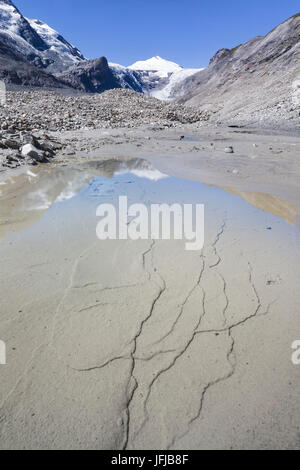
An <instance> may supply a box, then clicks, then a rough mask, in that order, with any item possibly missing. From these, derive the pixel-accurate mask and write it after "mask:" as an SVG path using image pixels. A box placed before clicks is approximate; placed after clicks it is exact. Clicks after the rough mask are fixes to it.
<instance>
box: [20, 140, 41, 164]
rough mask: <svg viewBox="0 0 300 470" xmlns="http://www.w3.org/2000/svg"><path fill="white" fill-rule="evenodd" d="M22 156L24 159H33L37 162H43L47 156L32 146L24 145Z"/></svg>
mask: <svg viewBox="0 0 300 470" xmlns="http://www.w3.org/2000/svg"><path fill="white" fill-rule="evenodd" d="M21 154H22V156H23V157H25V158H27V157H30V158H33V159H34V160H36V161H43V160H44V158H45V156H44V153H43V152H41V151H39V150H38V149H37V148H36V147H34V146H33V145H32V144H26V145H23V147H22V150H21Z"/></svg>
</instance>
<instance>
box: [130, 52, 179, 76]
mask: <svg viewBox="0 0 300 470" xmlns="http://www.w3.org/2000/svg"><path fill="white" fill-rule="evenodd" d="M128 68H129V69H131V70H148V71H152V72H161V73H163V74H164V75H165V76H168V74H171V73H174V72H179V71H180V70H182V67H180V65H178V64H176V63H175V62H171V61H170V60H166V59H162V58H161V57H159V56H155V57H151V58H150V59H148V60H142V61H138V62H135V63H134V64H132V65H130V66H129V67H128Z"/></svg>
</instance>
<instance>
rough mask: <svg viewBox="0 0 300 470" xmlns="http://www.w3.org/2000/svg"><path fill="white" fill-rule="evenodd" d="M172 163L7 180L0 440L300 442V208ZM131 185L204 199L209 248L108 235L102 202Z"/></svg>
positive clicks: (0, 273)
mask: <svg viewBox="0 0 300 470" xmlns="http://www.w3.org/2000/svg"><path fill="white" fill-rule="evenodd" d="M165 162H167V160H165ZM164 165H165V166H166V163H164V161H162V165H161V167H160V168H159V169H155V168H154V167H153V166H152V165H151V164H150V163H149V162H148V161H145V160H138V159H118V158H107V159H103V160H95V159H94V160H92V161H89V160H87V161H85V162H84V163H73V164H72V163H68V164H67V165H66V166H60V165H57V166H56V167H48V168H38V169H33V170H31V171H30V172H29V174H28V173H27V174H26V173H23V174H20V175H16V176H13V177H12V178H10V179H8V180H4V181H3V184H2V185H1V186H0V191H1V194H0V203H1V204H0V256H1V270H0V279H1V288H2V289H1V290H2V295H1V300H0V339H2V340H4V341H5V342H6V344H7V365H6V366H1V368H0V374H1V386H0V408H1V414H0V417H1V418H0V448H2V449H16V448H18V449H128V450H129V449H152V448H155V449H163V450H164V449H223V448H225V449H230V448H234V449H252V448H258V449H272V448H276V449H296V448H299V420H300V413H299V387H300V378H299V368H297V367H296V366H294V365H293V364H292V362H291V354H292V350H291V344H292V342H293V341H294V340H296V339H299V338H298V337H299V334H300V331H299V329H300V327H299V310H300V293H299V287H298V286H299V274H300V272H299V270H300V268H299V256H300V252H299V242H298V230H299V229H298V227H297V224H296V222H297V217H298V213H299V208H298V206H297V204H295V200H294V199H293V198H292V199H293V200H286V199H284V197H281V196H279V195H277V194H275V193H269V192H268V191H265V192H264V191H259V192H254V191H249V188H248V187H246V188H245V189H239V190H237V189H236V188H231V187H229V186H228V185H227V184H220V183H219V182H217V183H216V186H212V185H207V184H203V183H201V182H199V181H192V180H188V179H183V178H179V177H174V176H169V172H167V171H164V170H165V168H162V167H163V166H164ZM178 171H179V170H178ZM124 194H125V195H127V197H128V200H129V201H130V202H131V203H135V202H144V203H145V204H146V205H150V204H151V203H168V204H171V203H174V202H180V203H199V204H204V205H205V245H204V249H203V251H200V252H196V251H195V252H187V251H186V250H185V247H184V241H178V240H170V241H167V240H165V241H163V240H139V241H132V240H110V241H100V240H99V239H97V236H96V225H97V221H98V219H97V217H96V209H97V206H98V205H99V204H100V203H112V204H116V201H117V199H118V197H119V196H120V195H124Z"/></svg>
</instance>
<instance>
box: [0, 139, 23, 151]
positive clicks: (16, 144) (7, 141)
mask: <svg viewBox="0 0 300 470" xmlns="http://www.w3.org/2000/svg"><path fill="white" fill-rule="evenodd" d="M2 143H3V144H4V145H5V146H6V147H7V148H10V149H14V150H18V149H19V148H20V144H19V142H17V141H15V140H11V139H5V140H3V141H2Z"/></svg>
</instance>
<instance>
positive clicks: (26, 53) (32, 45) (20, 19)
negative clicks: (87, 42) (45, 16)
mask: <svg viewBox="0 0 300 470" xmlns="http://www.w3.org/2000/svg"><path fill="white" fill-rule="evenodd" d="M0 42H1V43H2V44H5V45H6V46H9V47H10V48H12V49H13V50H14V52H15V53H17V54H19V55H21V56H22V57H23V58H24V59H25V60H27V61H28V62H29V63H30V64H32V65H35V66H37V67H39V68H44V69H47V72H52V73H56V72H59V71H61V70H64V69H65V68H66V67H70V66H71V65H75V64H76V63H78V62H80V61H82V60H84V57H83V55H82V54H81V53H80V52H79V51H78V49H76V48H75V47H73V46H72V45H71V44H69V43H68V42H67V41H66V40H65V39H64V38H63V37H62V36H61V35H60V34H59V33H57V32H56V31H55V30H54V29H52V28H50V26H48V25H46V24H45V23H43V22H42V21H39V20H29V19H27V18H25V17H24V16H23V15H22V13H21V12H20V11H19V10H18V8H17V7H16V6H15V5H14V3H13V2H11V1H10V0H0Z"/></svg>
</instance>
